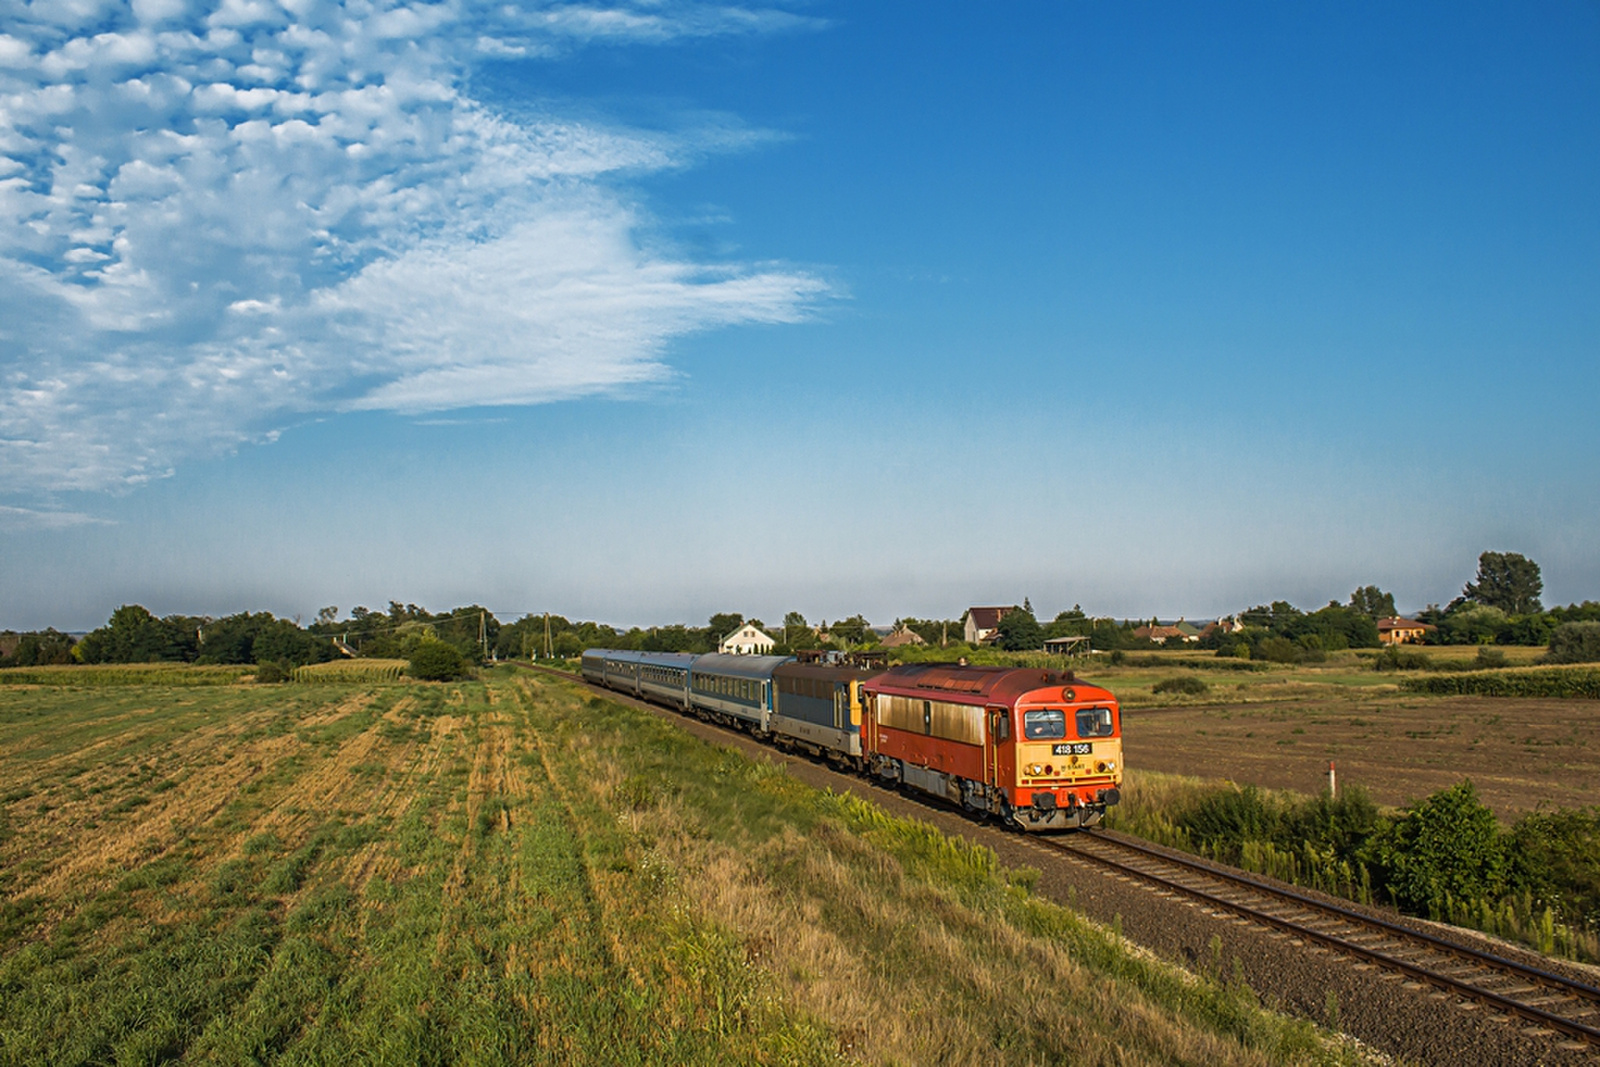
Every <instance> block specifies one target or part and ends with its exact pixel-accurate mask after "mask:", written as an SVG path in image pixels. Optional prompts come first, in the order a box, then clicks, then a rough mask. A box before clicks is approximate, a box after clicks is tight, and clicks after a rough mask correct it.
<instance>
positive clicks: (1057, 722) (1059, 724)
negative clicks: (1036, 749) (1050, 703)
mask: <svg viewBox="0 0 1600 1067" xmlns="http://www.w3.org/2000/svg"><path fill="white" fill-rule="evenodd" d="M1079 721H1080V722H1081V721H1082V720H1081V719H1080V720H1079ZM1022 736H1023V737H1026V738H1027V739H1028V740H1029V741H1049V740H1051V739H1053V738H1058V737H1066V736H1067V713H1066V712H1064V711H1062V710H1061V709H1060V708H1042V709H1040V710H1038V711H1025V712H1023V713H1022Z"/></svg>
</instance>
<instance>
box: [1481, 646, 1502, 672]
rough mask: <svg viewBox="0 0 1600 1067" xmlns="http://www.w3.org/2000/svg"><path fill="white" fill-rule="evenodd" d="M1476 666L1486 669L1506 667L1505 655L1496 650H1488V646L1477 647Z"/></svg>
mask: <svg viewBox="0 0 1600 1067" xmlns="http://www.w3.org/2000/svg"><path fill="white" fill-rule="evenodd" d="M1476 665H1477V666H1479V667H1483V668H1486V669H1493V668H1496V667H1504V666H1505V665H1506V654H1505V653H1504V652H1502V651H1500V650H1499V649H1498V648H1490V647H1489V646H1488V645H1479V646H1478V655H1477V657H1476Z"/></svg>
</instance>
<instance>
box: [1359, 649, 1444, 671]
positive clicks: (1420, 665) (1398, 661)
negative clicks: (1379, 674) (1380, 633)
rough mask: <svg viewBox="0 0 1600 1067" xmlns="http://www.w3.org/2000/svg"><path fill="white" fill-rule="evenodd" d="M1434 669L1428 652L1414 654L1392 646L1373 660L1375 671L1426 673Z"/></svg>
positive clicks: (1408, 650)
mask: <svg viewBox="0 0 1600 1067" xmlns="http://www.w3.org/2000/svg"><path fill="white" fill-rule="evenodd" d="M1432 667H1433V660H1431V659H1429V658H1428V654H1427V653H1426V652H1413V651H1411V650H1410V649H1403V648H1400V647H1398V646H1396V645H1390V646H1389V647H1388V648H1386V649H1384V650H1383V651H1382V652H1380V653H1378V654H1377V655H1376V656H1374V657H1373V658H1372V669H1373V670H1375V671H1426V670H1430V669H1432Z"/></svg>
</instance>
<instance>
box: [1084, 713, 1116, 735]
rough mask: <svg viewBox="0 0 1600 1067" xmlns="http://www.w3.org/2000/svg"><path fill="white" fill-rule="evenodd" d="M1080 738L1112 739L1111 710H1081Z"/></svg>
mask: <svg viewBox="0 0 1600 1067" xmlns="http://www.w3.org/2000/svg"><path fill="white" fill-rule="evenodd" d="M1078 736H1079V737H1110V736H1111V709H1110V708H1081V709H1079V711H1078Z"/></svg>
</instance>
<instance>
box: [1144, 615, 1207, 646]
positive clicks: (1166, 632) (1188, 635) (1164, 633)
mask: <svg viewBox="0 0 1600 1067" xmlns="http://www.w3.org/2000/svg"><path fill="white" fill-rule="evenodd" d="M1133 636H1135V637H1142V638H1144V639H1145V640H1147V641H1150V642H1151V643H1152V644H1157V645H1160V644H1165V643H1166V641H1167V639H1168V638H1171V637H1176V638H1178V639H1179V640H1180V641H1183V642H1185V643H1193V642H1195V641H1198V640H1200V631H1199V630H1196V629H1195V628H1194V627H1193V626H1189V625H1188V623H1185V622H1182V621H1181V620H1180V622H1179V623H1178V625H1177V626H1141V627H1139V628H1138V629H1137V630H1134V631H1133Z"/></svg>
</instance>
